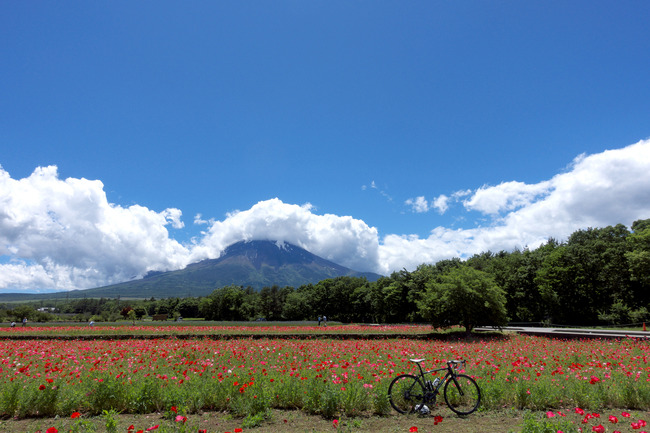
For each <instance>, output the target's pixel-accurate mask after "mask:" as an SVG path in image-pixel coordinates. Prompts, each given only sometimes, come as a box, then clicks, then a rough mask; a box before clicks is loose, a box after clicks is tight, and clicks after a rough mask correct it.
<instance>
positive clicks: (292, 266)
mask: <svg viewBox="0 0 650 433" xmlns="http://www.w3.org/2000/svg"><path fill="white" fill-rule="evenodd" d="M341 276H354V277H365V278H367V279H368V280H369V281H375V280H377V279H378V278H379V277H380V275H377V274H373V273H362V272H357V271H354V270H352V269H349V268H346V267H345V266H341V265H338V264H336V263H334V262H331V261H329V260H326V259H324V258H322V257H319V256H317V255H315V254H312V253H310V252H309V251H307V250H305V249H303V248H301V247H299V246H296V245H293V244H291V243H289V242H285V241H276V240H251V241H241V242H236V243H234V244H232V245H229V246H228V247H227V248H226V249H225V250H224V251H223V252H222V253H221V256H220V257H219V258H217V259H207V260H203V261H200V262H197V263H192V264H190V265H188V266H187V267H185V268H184V269H180V270H178V271H169V272H150V273H149V274H147V275H146V277H145V278H142V279H138V280H132V281H127V282H124V283H119V284H114V285H111V286H106V287H98V288H95V289H87V290H79V291H78V292H79V293H78V296H79V297H80V296H96V297H101V296H105V297H113V296H117V295H120V296H124V297H127V296H128V297H133V298H149V297H151V296H154V297H156V298H161V297H175V296H205V295H209V294H210V293H212V291H213V290H215V289H217V288H220V287H225V286H229V285H232V284H234V285H237V286H243V287H252V288H254V289H257V290H260V289H262V288H263V287H272V286H279V287H285V286H291V287H294V288H298V287H300V286H302V285H305V284H315V283H318V282H319V281H322V280H325V279H328V278H336V277H341ZM75 297H77V296H75Z"/></svg>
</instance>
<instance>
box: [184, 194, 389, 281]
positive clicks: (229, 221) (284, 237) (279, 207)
mask: <svg viewBox="0 0 650 433" xmlns="http://www.w3.org/2000/svg"><path fill="white" fill-rule="evenodd" d="M312 209H313V207H312V205H311V204H309V203H307V204H304V205H302V206H298V205H294V204H286V203H283V202H282V201H281V200H279V199H277V198H275V199H271V200H266V201H261V202H259V203H257V204H256V205H254V206H253V207H251V208H250V209H249V210H246V211H236V212H232V213H230V214H228V215H227V217H226V219H225V220H223V221H215V222H213V223H212V225H211V227H210V229H209V230H208V231H207V233H206V235H205V237H204V238H203V239H202V240H201V242H200V243H198V244H197V245H196V246H195V247H194V248H193V251H192V261H198V260H202V259H205V258H213V257H219V254H220V253H221V251H222V250H223V249H224V248H225V247H227V246H228V245H230V244H232V243H234V242H237V241H240V240H253V239H269V240H277V241H280V242H289V243H292V244H294V245H298V246H300V247H302V248H305V249H306V250H308V251H310V252H312V253H314V254H316V255H318V256H321V257H323V258H326V259H328V260H332V261H334V262H335V263H339V264H342V265H344V266H347V267H350V268H352V269H356V270H361V271H366V270H370V269H373V268H374V267H375V266H376V263H377V254H378V252H377V250H378V238H377V229H375V228H373V227H369V226H368V225H367V224H366V223H365V222H363V221H361V220H358V219H354V218H352V217H350V216H337V215H332V214H325V215H317V214H314V213H313V212H312Z"/></svg>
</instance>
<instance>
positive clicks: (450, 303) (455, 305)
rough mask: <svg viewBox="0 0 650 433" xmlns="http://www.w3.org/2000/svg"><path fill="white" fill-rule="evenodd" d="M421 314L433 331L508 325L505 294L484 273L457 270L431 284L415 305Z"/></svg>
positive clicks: (472, 270)
mask: <svg viewBox="0 0 650 433" xmlns="http://www.w3.org/2000/svg"><path fill="white" fill-rule="evenodd" d="M418 305H419V307H420V312H421V314H422V315H423V316H424V317H425V318H426V319H427V320H428V321H430V322H431V323H432V324H433V326H434V327H438V328H442V327H449V326H452V325H462V326H464V327H465V329H466V330H467V332H470V331H471V330H472V329H473V328H474V327H475V326H476V325H490V326H503V325H506V324H507V317H506V308H505V294H504V292H503V290H502V289H501V288H500V287H499V286H497V285H496V283H495V282H494V279H493V278H492V277H491V276H490V275H489V274H487V273H485V272H483V271H479V270H476V269H474V268H471V267H469V266H466V265H465V266H459V267H456V268H453V269H451V270H449V271H448V272H446V273H444V274H442V275H440V276H439V277H438V278H436V279H434V280H432V281H431V282H430V283H429V284H428V285H427V288H426V292H425V293H424V295H423V297H422V299H421V300H420V301H419V302H418Z"/></svg>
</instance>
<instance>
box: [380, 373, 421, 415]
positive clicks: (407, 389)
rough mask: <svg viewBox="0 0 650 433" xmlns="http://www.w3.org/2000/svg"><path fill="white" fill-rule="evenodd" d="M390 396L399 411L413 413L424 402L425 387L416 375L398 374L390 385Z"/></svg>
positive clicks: (391, 401)
mask: <svg viewBox="0 0 650 433" xmlns="http://www.w3.org/2000/svg"><path fill="white" fill-rule="evenodd" d="M388 398H389V400H390V404H391V406H393V408H394V409H395V410H396V411H398V412H399V413H412V412H415V411H416V410H418V409H419V408H420V407H421V406H422V404H423V403H424V388H423V386H422V384H421V382H420V381H419V380H418V378H417V377H415V376H411V375H408V374H407V375H402V376H398V377H396V378H395V379H394V380H393V381H392V382H391V384H390V386H389V387H388Z"/></svg>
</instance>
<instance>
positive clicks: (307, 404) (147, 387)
mask: <svg viewBox="0 0 650 433" xmlns="http://www.w3.org/2000/svg"><path fill="white" fill-rule="evenodd" d="M413 357H418V358H426V359H427V362H426V363H425V364H426V367H428V368H434V367H440V366H443V365H444V361H446V360H448V359H465V360H467V361H468V363H467V370H466V373H467V374H469V375H471V376H472V377H474V378H476V380H477V382H478V383H479V385H480V387H481V391H482V404H481V408H480V409H481V410H483V411H489V410H495V409H502V408H504V407H509V408H519V409H523V408H527V409H533V410H544V411H559V412H562V411H565V412H566V411H567V410H573V409H574V408H576V407H579V408H582V409H583V410H586V411H589V412H590V413H595V412H597V411H601V410H604V409H606V408H607V409H608V410H618V411H619V412H620V410H628V411H629V410H640V411H648V410H649V409H650V343H649V342H648V341H647V340H634V339H624V340H620V341H619V340H568V341H565V340H551V339H547V338H540V337H524V336H519V337H504V338H494V339H489V340H457V341H444V342H435V341H421V340H409V339H388V340H330V339H320V340H311V339H305V340H297V339H293V340H286V339H281V338H278V339H257V340H253V339H246V338H242V339H234V340H233V339H231V340H212V339H183V340H181V339H175V338H164V339H162V338H161V339H131V340H100V339H97V340H84V341H81V340H72V341H63V340H18V341H14V340H0V416H1V417H5V418H7V417H19V418H24V417H33V416H54V415H60V416H62V417H70V415H71V414H73V413H76V412H78V413H81V414H84V415H93V414H102V413H105V411H117V412H120V413H152V412H169V410H170V408H172V407H174V408H175V411H176V412H174V413H178V414H182V416H187V415H189V414H193V413H197V412H200V411H206V410H208V411H227V412H229V413H231V414H232V415H233V416H242V417H243V416H246V417H251V416H255V415H256V414H263V413H265V412H266V411H268V410H269V409H298V410H301V411H303V412H305V413H308V414H318V415H321V416H323V417H325V418H336V417H339V416H345V417H354V416H357V415H361V414H364V415H369V414H374V415H379V416H381V415H385V414H387V413H390V412H391V411H392V409H391V407H390V404H389V402H388V400H387V396H386V392H387V388H388V385H389V384H390V381H391V380H392V378H393V377H395V376H397V375H399V374H402V373H404V372H409V371H414V369H415V368H416V367H415V366H414V365H413V364H412V363H410V362H409V361H408V359H409V358H413ZM445 411H448V410H447V409H446V408H444V406H441V407H440V408H434V412H435V413H436V414H438V413H441V414H443V415H444V414H447V415H451V412H445ZM176 416H178V415H176Z"/></svg>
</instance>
